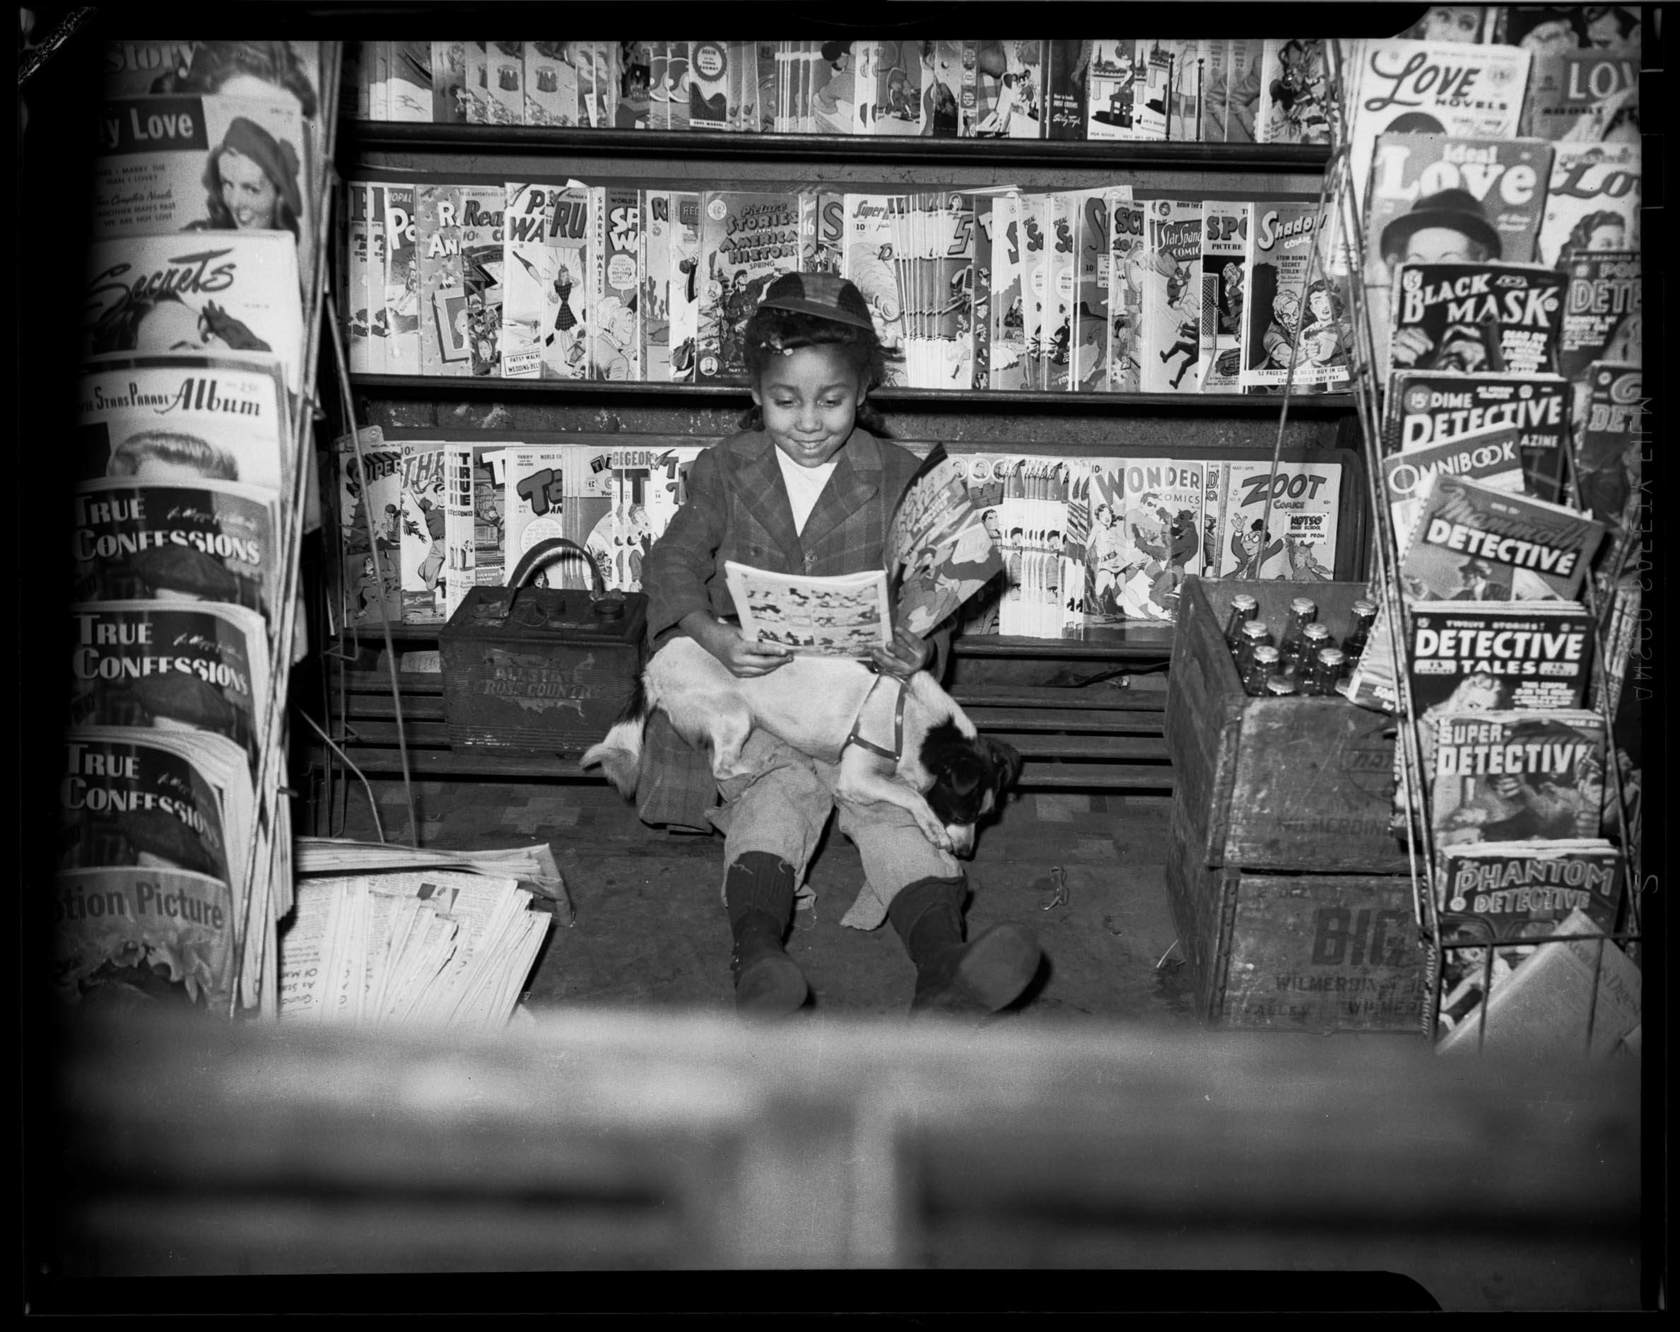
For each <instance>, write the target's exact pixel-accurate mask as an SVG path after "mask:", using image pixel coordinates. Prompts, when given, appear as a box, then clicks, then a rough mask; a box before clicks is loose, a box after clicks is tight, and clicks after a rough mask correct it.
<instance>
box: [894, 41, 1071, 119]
mask: <svg viewBox="0 0 1680 1332" xmlns="http://www.w3.org/2000/svg"><path fill="white" fill-rule="evenodd" d="M932 46H933V50H932V52H931V54H930V56H929V58H928V61H927V63H926V66H925V68H924V72H923V86H922V133H923V134H924V135H927V136H929V137H931V138H935V139H970V138H973V137H974V118H975V103H976V93H975V82H976V77H977V73H978V71H977V69H976V60H977V58H978V55H979V43H977V42H965V41H955V42H946V41H936V42H933V43H932ZM1081 114H1083V112H1082V113H1081ZM1075 137H1076V138H1077V137H1081V136H1078V135H1076V136H1075Z"/></svg>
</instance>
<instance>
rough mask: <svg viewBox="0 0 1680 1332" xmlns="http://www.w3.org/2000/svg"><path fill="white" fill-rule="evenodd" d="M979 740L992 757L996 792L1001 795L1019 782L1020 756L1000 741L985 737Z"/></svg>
mask: <svg viewBox="0 0 1680 1332" xmlns="http://www.w3.org/2000/svg"><path fill="white" fill-rule="evenodd" d="M980 740H981V743H983V744H984V745H985V746H986V749H987V750H988V752H989V753H990V754H991V756H992V763H993V766H994V769H995V771H996V773H997V791H998V794H999V795H1001V794H1003V792H1005V791H1008V790H1010V789H1012V788H1013V787H1014V785H1015V783H1016V782H1018V781H1020V780H1021V756H1020V755H1019V754H1017V753H1016V752H1015V750H1014V748H1013V747H1011V746H1009V745H1006V744H1004V742H1003V741H1001V740H993V739H990V738H988V737H987V736H981V737H980Z"/></svg>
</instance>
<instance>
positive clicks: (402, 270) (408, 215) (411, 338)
mask: <svg viewBox="0 0 1680 1332" xmlns="http://www.w3.org/2000/svg"><path fill="white" fill-rule="evenodd" d="M417 239H418V228H417V227H416V225H415V218H414V186H413V185H409V184H399V183H398V182H395V181H391V182H388V183H387V184H386V186H385V329H386V336H385V372H386V373H387V374H392V375H417V374H419V373H420V365H421V361H420V262H419V259H420V256H419V250H418V248H417V245H416V241H417Z"/></svg>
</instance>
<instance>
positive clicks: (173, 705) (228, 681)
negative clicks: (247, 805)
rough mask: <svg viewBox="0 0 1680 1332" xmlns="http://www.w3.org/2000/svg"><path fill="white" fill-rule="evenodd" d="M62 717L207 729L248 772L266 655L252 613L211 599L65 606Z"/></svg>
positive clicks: (255, 746)
mask: <svg viewBox="0 0 1680 1332" xmlns="http://www.w3.org/2000/svg"><path fill="white" fill-rule="evenodd" d="M70 620H71V625H72V637H71V642H72V644H73V646H72V648H71V653H70V662H71V669H70V677H71V680H72V686H71V702H70V725H71V726H72V727H85V726H133V727H141V728H147V729H149V728H152V727H157V728H160V729H170V730H176V731H188V732H208V733H210V734H213V735H219V736H222V737H223V738H225V739H227V740H229V741H231V742H232V743H233V744H234V745H236V746H237V747H238V748H239V750H240V752H241V753H242V754H243V755H244V756H245V758H246V760H247V762H248V763H249V764H250V769H251V775H252V777H253V779H254V778H255V776H256V771H257V760H258V755H259V746H260V743H261V742H260V739H259V734H258V733H259V729H260V727H261V724H262V722H261V709H262V707H263V706H264V702H265V700H266V698H267V696H268V685H269V655H268V639H267V629H266V626H265V625H264V624H263V621H262V617H261V616H259V615H258V614H257V613H256V612H255V611H253V610H248V609H246V608H245V607H243V606H231V605H226V604H223V603H217V602H213V601H195V602H157V601H87V602H81V603H78V604H77V605H74V606H72V607H71V608H70Z"/></svg>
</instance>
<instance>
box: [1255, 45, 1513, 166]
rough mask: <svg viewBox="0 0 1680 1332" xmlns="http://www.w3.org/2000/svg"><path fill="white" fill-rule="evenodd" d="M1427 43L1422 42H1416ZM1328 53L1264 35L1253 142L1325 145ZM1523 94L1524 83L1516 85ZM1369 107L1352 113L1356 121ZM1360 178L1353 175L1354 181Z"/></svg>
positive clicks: (1333, 93) (1321, 48)
mask: <svg viewBox="0 0 1680 1332" xmlns="http://www.w3.org/2000/svg"><path fill="white" fill-rule="evenodd" d="M1416 44H1417V45H1425V43H1416ZM1328 62H1329V57H1328V56H1327V55H1326V53H1325V50H1324V42H1323V41H1322V40H1321V39H1319V38H1309V37H1288V38H1267V39H1266V41H1265V44H1264V45H1263V46H1262V48H1261V52H1260V100H1259V104H1258V106H1257V108H1256V111H1255V135H1254V138H1255V141H1256V142H1257V143H1329V142H1330V102H1331V99H1332V98H1334V97H1335V96H1336V90H1335V89H1334V88H1333V87H1332V86H1331V83H1330V71H1329V63H1328ZM1517 97H1518V99H1519V101H1520V99H1521V97H1522V86H1521V85H1520V84H1519V85H1518V86H1517ZM1368 109H1369V108H1365V107H1361V108H1360V112H1359V115H1357V116H1355V117H1354V124H1355V125H1358V124H1359V122H1360V120H1361V119H1362V118H1363V116H1364V115H1365V114H1366V112H1367V110H1368ZM1361 179H1362V177H1360V176H1358V175H1355V177H1354V180H1355V183H1356V184H1357V183H1358V182H1360V181H1361Z"/></svg>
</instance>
